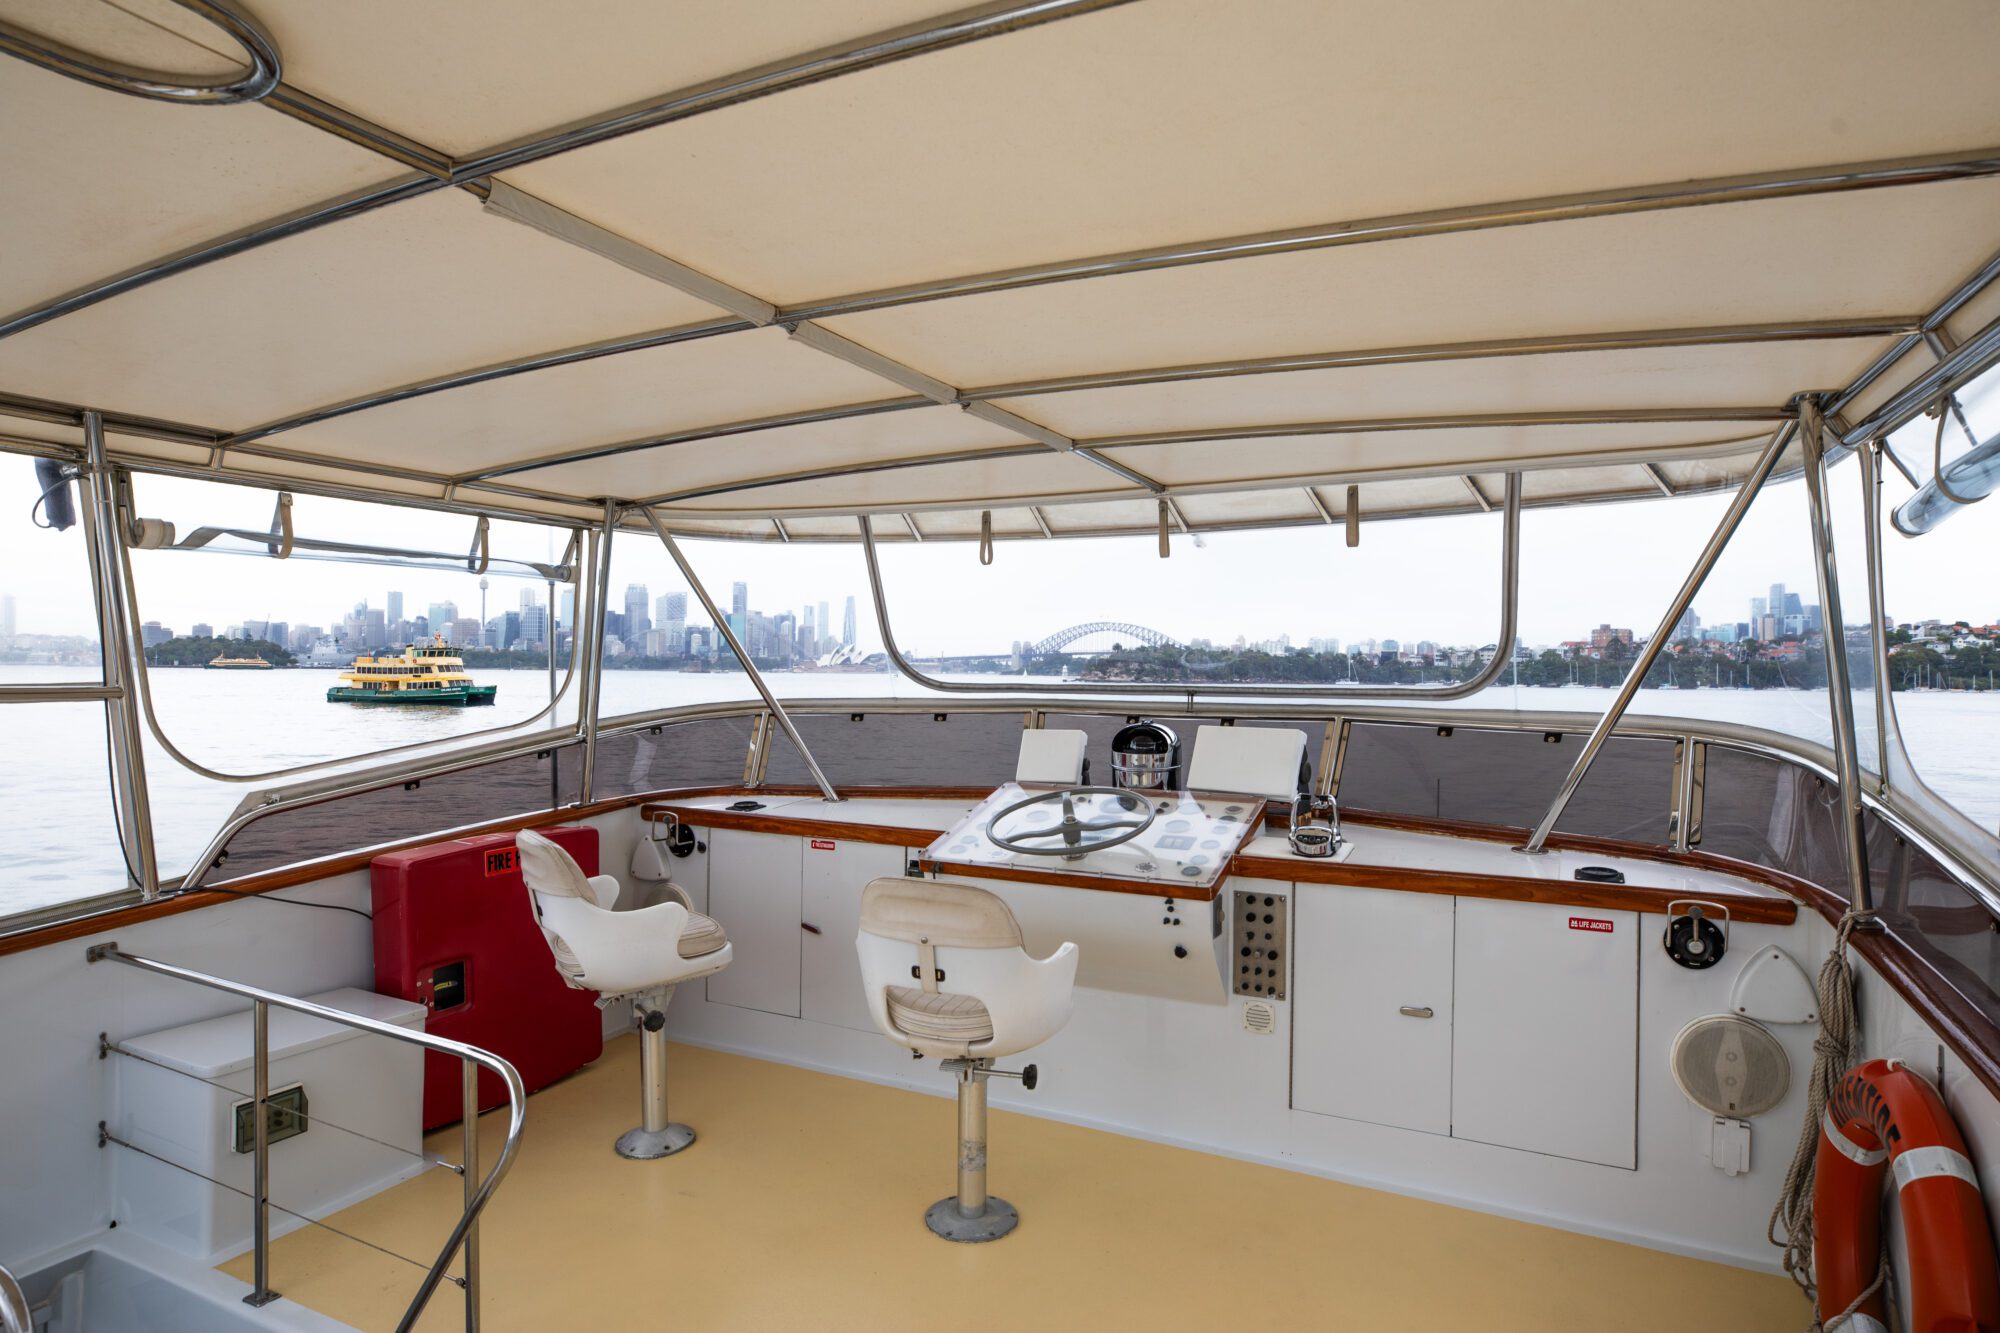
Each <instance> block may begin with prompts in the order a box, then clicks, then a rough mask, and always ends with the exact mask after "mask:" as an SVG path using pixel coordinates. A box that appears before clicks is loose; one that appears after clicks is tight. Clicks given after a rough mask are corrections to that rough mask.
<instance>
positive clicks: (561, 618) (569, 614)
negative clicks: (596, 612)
mask: <svg viewBox="0 0 2000 1333" xmlns="http://www.w3.org/2000/svg"><path fill="white" fill-rule="evenodd" d="M556 624H558V625H560V626H561V627H562V628H564V629H567V630H574V629H575V628H576V589H575V588H564V589H563V591H562V607H561V609H560V610H558V611H557V612H556Z"/></svg>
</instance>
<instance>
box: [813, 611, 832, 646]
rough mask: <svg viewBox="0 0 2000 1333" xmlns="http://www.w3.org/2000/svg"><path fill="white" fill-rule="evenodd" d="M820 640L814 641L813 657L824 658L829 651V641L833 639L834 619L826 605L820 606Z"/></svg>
mask: <svg viewBox="0 0 2000 1333" xmlns="http://www.w3.org/2000/svg"><path fill="white" fill-rule="evenodd" d="M818 632H819V638H818V639H816V640H814V641H813V656H814V657H824V656H825V655H826V654H827V652H828V651H829V647H828V644H827V640H828V639H831V638H832V637H833V617H832V615H831V614H829V613H828V611H827V609H826V603H825V602H821V603H820V604H819V621H818Z"/></svg>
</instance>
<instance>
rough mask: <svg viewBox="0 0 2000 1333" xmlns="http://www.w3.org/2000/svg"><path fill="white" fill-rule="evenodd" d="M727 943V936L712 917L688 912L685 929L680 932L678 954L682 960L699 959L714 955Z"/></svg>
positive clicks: (720, 925)
mask: <svg viewBox="0 0 2000 1333" xmlns="http://www.w3.org/2000/svg"><path fill="white" fill-rule="evenodd" d="M727 943H729V936H727V935H725V934H724V933H723V931H722V923H721V922H720V921H717V920H716V919H715V918H714V917H712V916H703V915H702V914H701V913H700V912H689V913H688V923H687V929H686V930H683V931H682V932H681V938H680V944H679V952H680V956H681V957H683V958H700V957H701V956H703V955H704V954H711V953H714V952H715V951H716V950H717V949H720V948H721V947H722V946H723V945H725V944H727Z"/></svg>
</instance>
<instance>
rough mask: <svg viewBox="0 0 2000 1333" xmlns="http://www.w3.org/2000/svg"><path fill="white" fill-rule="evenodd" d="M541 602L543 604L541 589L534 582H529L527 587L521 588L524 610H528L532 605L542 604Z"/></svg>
mask: <svg viewBox="0 0 2000 1333" xmlns="http://www.w3.org/2000/svg"><path fill="white" fill-rule="evenodd" d="M541 604H542V591H541V589H539V588H537V587H535V586H534V585H533V584H529V585H528V586H527V587H525V588H523V589H521V609H522V610H523V611H525V610H527V609H528V608H529V607H531V606H540V605H541Z"/></svg>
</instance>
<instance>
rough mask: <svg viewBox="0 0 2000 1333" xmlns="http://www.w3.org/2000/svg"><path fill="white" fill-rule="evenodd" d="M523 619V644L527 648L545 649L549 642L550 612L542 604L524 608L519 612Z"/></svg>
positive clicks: (538, 603) (536, 603) (537, 603)
mask: <svg viewBox="0 0 2000 1333" xmlns="http://www.w3.org/2000/svg"><path fill="white" fill-rule="evenodd" d="M518 614H519V616H520V619H521V643H522V646H523V647H527V648H544V647H547V646H548V642H549V612H548V608H547V607H545V606H543V605H542V604H541V603H540V602H535V603H533V604H532V605H528V606H523V607H522V608H521V609H520V611H519V612H518Z"/></svg>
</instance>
